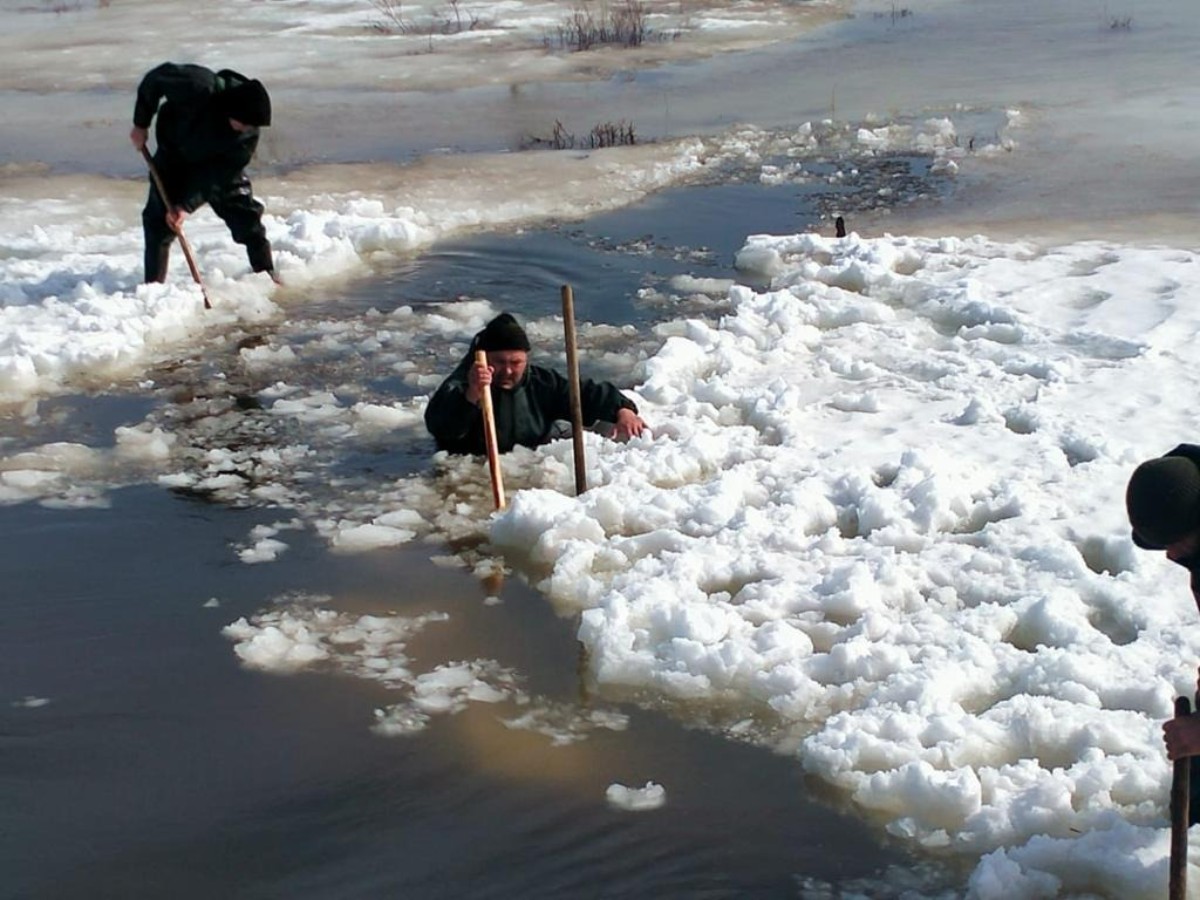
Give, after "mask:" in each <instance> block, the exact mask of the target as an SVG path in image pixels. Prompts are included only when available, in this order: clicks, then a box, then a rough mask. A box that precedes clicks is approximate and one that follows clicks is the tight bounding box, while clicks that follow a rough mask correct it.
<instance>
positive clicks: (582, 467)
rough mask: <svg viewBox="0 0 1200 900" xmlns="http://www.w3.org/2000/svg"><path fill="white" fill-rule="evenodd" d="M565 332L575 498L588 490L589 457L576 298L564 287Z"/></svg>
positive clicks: (569, 287) (567, 286)
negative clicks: (584, 415) (585, 427)
mask: <svg viewBox="0 0 1200 900" xmlns="http://www.w3.org/2000/svg"><path fill="white" fill-rule="evenodd" d="M562 305H563V331H564V332H565V333H566V338H567V381H568V382H569V384H570V389H571V441H572V446H573V447H574V449H575V496H576V497H578V496H579V495H580V494H582V493H583V492H584V491H586V490H587V456H586V455H585V453H584V449H583V401H582V399H581V397H580V391H579V351H578V349H577V348H576V346H575V296H574V295H573V294H572V293H571V286H570V285H569V284H564V285H563V286H562Z"/></svg>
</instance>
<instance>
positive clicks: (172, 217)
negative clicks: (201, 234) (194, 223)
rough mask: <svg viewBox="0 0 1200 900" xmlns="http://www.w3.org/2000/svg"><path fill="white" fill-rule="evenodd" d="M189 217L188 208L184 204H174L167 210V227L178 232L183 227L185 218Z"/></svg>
mask: <svg viewBox="0 0 1200 900" xmlns="http://www.w3.org/2000/svg"><path fill="white" fill-rule="evenodd" d="M186 218H187V210H186V209H184V208H183V207H182V206H172V207H171V208H170V209H168V210H167V227H168V228H170V229H171V230H172V231H173V232H175V233H176V234H179V232H180V231H181V230H182V229H183V220H184V219H186Z"/></svg>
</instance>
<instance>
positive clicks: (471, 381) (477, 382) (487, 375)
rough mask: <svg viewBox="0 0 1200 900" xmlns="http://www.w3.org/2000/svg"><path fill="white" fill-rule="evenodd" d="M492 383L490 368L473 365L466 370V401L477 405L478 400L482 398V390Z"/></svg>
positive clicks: (481, 364)
mask: <svg viewBox="0 0 1200 900" xmlns="http://www.w3.org/2000/svg"><path fill="white" fill-rule="evenodd" d="M491 383H492V367H491V366H488V365H484V364H483V363H479V362H477V363H475V364H474V365H472V366H471V368H469V369H467V390H466V394H467V399H468V400H469V401H470V402H471V403H474V404H475V405H476V406H478V405H479V398H480V397H482V396H483V389H484V388H485V387H490V386H491Z"/></svg>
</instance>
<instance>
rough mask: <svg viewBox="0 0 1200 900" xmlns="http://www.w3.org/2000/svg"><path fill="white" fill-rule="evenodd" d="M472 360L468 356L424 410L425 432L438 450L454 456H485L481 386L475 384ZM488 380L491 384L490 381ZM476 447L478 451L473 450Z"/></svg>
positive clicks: (442, 384)
mask: <svg viewBox="0 0 1200 900" xmlns="http://www.w3.org/2000/svg"><path fill="white" fill-rule="evenodd" d="M471 357H472V354H468V355H467V358H465V359H463V361H462V362H460V363H459V364H458V366H457V367H456V368H455V369H454V371H453V372H451V373H450V374H449V375H448V376H447V377H446V380H445V381H443V382H442V383H441V385H439V387H438V389H437V390H436V391H434V393H433V396H432V397H430V398H429V403H428V404H427V405H426V407H425V428H426V429H427V430H428V431H429V433H430V434H431V435H433V438H434V440H435V441H437V445H438V448H439V449H442V450H449V451H451V452H452V453H482V452H483V450H484V448H483V437H482V434H483V429H482V425H481V424H480V423H481V419H480V415H479V405H478V404H479V388H478V386H477V383H478V382H476V384H475V385H473V384H472V378H471V374H472V368H473V367H474V360H473V359H472V358H471ZM485 369H486V367H485ZM488 374H489V375H490V373H488ZM476 379H478V375H477V374H476ZM488 380H489V382H490V378H489V379H488ZM472 388H474V389H473V390H472ZM472 394H474V397H472ZM476 438H478V440H476ZM476 443H478V444H479V447H478V448H475V447H474V445H475V444H476Z"/></svg>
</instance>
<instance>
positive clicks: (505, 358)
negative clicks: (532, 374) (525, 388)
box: [487, 350, 529, 391]
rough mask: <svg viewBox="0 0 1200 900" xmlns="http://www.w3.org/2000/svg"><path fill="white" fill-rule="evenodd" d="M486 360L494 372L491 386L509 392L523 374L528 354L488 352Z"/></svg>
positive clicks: (515, 351)
mask: <svg viewBox="0 0 1200 900" xmlns="http://www.w3.org/2000/svg"><path fill="white" fill-rule="evenodd" d="M487 360H488V365H489V366H491V367H492V368H493V369H494V370H495V371H494V372H492V384H493V385H495V386H496V387H498V388H499V389H500V390H502V391H511V390H512V389H513V388H515V387H516V386H517V384H518V383H519V382H520V380H521V378H522V376H524V374H525V367H526V366H528V365H529V354H528V353H527V352H526V351H524V350H489V351H488V355H487Z"/></svg>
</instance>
